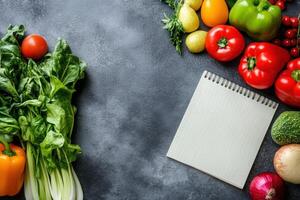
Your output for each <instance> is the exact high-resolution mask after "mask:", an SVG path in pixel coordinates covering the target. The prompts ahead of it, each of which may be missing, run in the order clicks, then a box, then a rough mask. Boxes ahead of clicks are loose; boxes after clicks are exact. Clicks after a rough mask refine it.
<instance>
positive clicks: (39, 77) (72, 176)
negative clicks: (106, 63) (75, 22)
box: [0, 25, 86, 200]
mask: <svg viewBox="0 0 300 200" xmlns="http://www.w3.org/2000/svg"><path fill="white" fill-rule="evenodd" d="M24 32H25V30H24V27H23V26H22V25H21V26H10V27H9V28H8V31H7V34H6V35H5V36H4V37H3V38H2V39H1V41H0V134H3V135H4V134H5V136H6V137H7V138H9V139H10V140H11V139H12V138H13V137H18V138H19V140H20V142H21V143H22V145H23V147H24V148H26V156H27V166H26V176H25V187H24V188H25V197H26V199H28V200H51V199H53V200H67V199H70V200H81V199H83V192H82V188H81V185H80V182H79V180H78V178H77V175H76V173H75V171H74V169H73V167H72V162H73V161H75V160H76V158H77V155H78V154H79V153H80V152H81V149H80V147H79V146H78V145H76V144H72V143H71V136H72V131H73V125H74V116H75V113H76V108H75V106H74V105H73V104H72V95H73V93H74V92H75V86H76V83H77V81H78V80H80V79H82V78H83V77H84V70H85V68H86V64H85V63H84V62H83V61H81V60H80V59H79V58H78V57H76V56H75V55H73V54H72V51H71V49H70V47H69V45H68V44H67V42H66V41H65V40H62V39H59V40H58V43H57V44H56V47H55V49H54V51H53V53H51V54H50V53H49V54H47V55H46V56H45V57H44V58H43V60H42V61H40V62H38V63H36V62H34V61H33V60H28V61H26V60H24V59H23V58H22V56H21V53H20V50H19V49H20V48H19V42H20V41H21V40H22V38H23V37H24Z"/></svg>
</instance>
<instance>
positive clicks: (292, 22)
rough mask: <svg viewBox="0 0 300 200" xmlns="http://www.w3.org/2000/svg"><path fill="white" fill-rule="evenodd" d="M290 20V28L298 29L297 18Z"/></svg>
mask: <svg viewBox="0 0 300 200" xmlns="http://www.w3.org/2000/svg"><path fill="white" fill-rule="evenodd" d="M290 20H291V26H292V27H293V28H298V26H299V19H298V18H297V17H291V18H290Z"/></svg>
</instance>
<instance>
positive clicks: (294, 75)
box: [275, 58, 300, 108]
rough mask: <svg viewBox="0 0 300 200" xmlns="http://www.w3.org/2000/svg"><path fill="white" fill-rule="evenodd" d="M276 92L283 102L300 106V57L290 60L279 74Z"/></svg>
mask: <svg viewBox="0 0 300 200" xmlns="http://www.w3.org/2000/svg"><path fill="white" fill-rule="evenodd" d="M275 93H276V95H277V97H278V98H279V99H280V100H281V101H282V102H284V103H286V104H288V105H290V106H295V107H298V108H300V58H297V59H295V60H292V61H290V62H289V63H288V65H287V68H286V69H285V70H284V71H283V72H282V73H281V74H280V75H279V77H278V78H277V80H276V82H275Z"/></svg>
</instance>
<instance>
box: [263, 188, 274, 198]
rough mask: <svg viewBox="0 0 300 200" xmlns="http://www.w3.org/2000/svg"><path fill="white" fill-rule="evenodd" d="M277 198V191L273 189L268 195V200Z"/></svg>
mask: <svg viewBox="0 0 300 200" xmlns="http://www.w3.org/2000/svg"><path fill="white" fill-rule="evenodd" d="M275 196H276V191H275V189H274V188H271V189H270V190H269V191H268V192H267V195H266V198H265V199H266V200H272V199H273V198H274V197H275Z"/></svg>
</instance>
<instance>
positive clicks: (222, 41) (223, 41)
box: [218, 37, 228, 49]
mask: <svg viewBox="0 0 300 200" xmlns="http://www.w3.org/2000/svg"><path fill="white" fill-rule="evenodd" d="M227 45H228V40H227V39H226V38H224V37H222V38H221V39H220V40H219V41H218V46H219V47H220V48H222V49H224V48H225V47H227Z"/></svg>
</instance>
